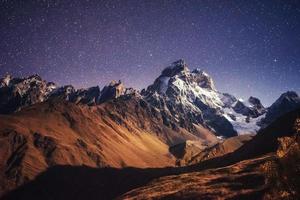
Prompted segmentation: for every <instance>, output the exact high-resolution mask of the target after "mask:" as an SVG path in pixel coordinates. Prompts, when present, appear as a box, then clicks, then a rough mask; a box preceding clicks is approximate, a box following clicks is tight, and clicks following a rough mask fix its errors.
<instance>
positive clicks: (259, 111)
mask: <svg viewBox="0 0 300 200" xmlns="http://www.w3.org/2000/svg"><path fill="white" fill-rule="evenodd" d="M246 104H248V105H246ZM233 109H234V111H235V112H237V113H240V114H242V115H245V116H248V117H252V118H257V117H259V116H261V115H263V114H264V113H265V112H266V109H265V108H264V106H263V105H262V104H261V102H260V100H259V99H258V98H255V97H250V98H249V99H248V102H246V103H244V102H243V101H240V100H238V101H237V102H236V103H235V105H234V106H233Z"/></svg>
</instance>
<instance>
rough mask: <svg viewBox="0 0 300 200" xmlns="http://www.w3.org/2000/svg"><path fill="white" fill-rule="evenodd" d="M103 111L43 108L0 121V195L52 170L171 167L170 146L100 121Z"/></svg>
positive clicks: (133, 129)
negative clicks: (51, 167)
mask: <svg viewBox="0 0 300 200" xmlns="http://www.w3.org/2000/svg"><path fill="white" fill-rule="evenodd" d="M105 109H106V107H103V106H99V107H86V106H78V105H74V104H72V103H66V102H65V103H57V102H52V103H51V102H49V103H48V102H47V103H42V104H37V105H34V106H31V107H29V108H27V109H24V110H23V111H21V112H19V113H16V114H13V115H9V116H0V180H1V182H0V185H1V186H0V191H1V192H3V191H5V190H7V189H10V188H14V187H16V186H17V185H20V184H22V183H23V182H26V181H27V180H31V179H33V178H34V177H35V176H36V175H37V174H39V173H40V172H42V171H44V170H46V169H47V168H48V167H49V166H54V165H79V166H80V165H87V166H91V167H104V166H112V167H124V166H135V167H141V168H144V167H165V166H173V165H174V158H173V157H172V156H171V155H170V154H169V152H168V146H167V145H166V144H165V143H164V142H162V141H161V140H159V139H158V137H156V136H155V135H154V134H153V133H152V134H151V133H150V132H149V131H147V130H145V129H141V128H139V127H136V126H134V124H132V123H131V122H130V119H127V122H126V126H124V124H119V123H118V122H116V121H115V120H112V118H111V117H109V116H107V115H104V114H103V113H105V112H106V111H105Z"/></svg>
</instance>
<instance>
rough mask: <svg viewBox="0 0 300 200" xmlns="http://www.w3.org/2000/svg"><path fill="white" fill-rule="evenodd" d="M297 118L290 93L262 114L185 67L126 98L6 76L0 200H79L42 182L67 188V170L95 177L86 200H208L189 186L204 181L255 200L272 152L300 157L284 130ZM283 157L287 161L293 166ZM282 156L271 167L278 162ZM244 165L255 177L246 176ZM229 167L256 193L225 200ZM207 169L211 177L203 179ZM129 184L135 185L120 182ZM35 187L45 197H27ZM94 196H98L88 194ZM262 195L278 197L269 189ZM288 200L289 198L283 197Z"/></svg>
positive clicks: (110, 91)
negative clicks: (215, 178) (288, 147)
mask: <svg viewBox="0 0 300 200" xmlns="http://www.w3.org/2000/svg"><path fill="white" fill-rule="evenodd" d="M299 108H300V97H299V96H298V94H297V93H296V92H293V91H287V92H286V93H283V94H282V95H281V96H280V97H279V98H278V99H277V100H276V101H275V102H274V103H273V104H272V105H271V106H269V107H265V106H264V105H262V103H261V101H260V100H259V99H258V98H256V97H253V96H250V97H249V99H248V100H246V101H244V100H242V99H239V98H238V97H235V96H234V95H231V94H229V93H222V92H220V91H218V90H217V89H216V87H215V85H214V81H213V78H212V77H210V76H209V75H208V74H207V73H206V72H205V71H203V70H200V69H194V70H190V69H189V67H188V65H187V64H186V63H185V61H184V60H178V61H176V62H174V63H172V64H171V65H170V66H167V67H166V68H165V69H164V70H163V71H162V72H161V74H160V76H159V77H157V78H156V79H155V80H154V82H153V84H151V85H150V86H148V87H147V88H145V89H143V90H142V91H138V90H136V89H134V88H127V87H126V86H124V84H123V83H122V82H121V81H112V82H111V83H109V84H108V85H106V86H105V87H103V88H102V89H101V88H100V87H99V86H95V87H90V88H86V89H75V88H74V87H73V86H72V85H67V86H58V85H57V84H55V83H53V82H47V81H45V80H43V79H42V78H41V77H40V76H38V75H32V76H29V77H25V78H13V77H12V76H11V75H6V76H5V77H3V78H2V79H1V80H0V177H1V178H0V179H1V181H0V196H1V195H3V198H4V199H18V198H20V197H21V196H22V197H23V198H25V197H27V198H30V199H41V198H46V196H45V195H46V194H47V193H48V192H47V190H48V189H49V191H50V193H51V195H54V196H55V198H54V199H66V198H70V199H71V197H72V199H82V198H83V196H82V195H83V194H82V193H78V194H77V195H78V196H74V195H73V194H69V196H68V194H64V193H63V192H62V191H61V192H58V191H57V188H56V186H55V184H54V183H56V182H58V181H62V180H61V179H60V177H56V175H54V176H52V175H53V174H52V175H51V176H48V174H47V173H48V171H49V170H50V171H49V173H50V174H51V173H54V174H55V173H57V174H59V173H61V172H60V170H62V171H64V173H63V174H67V175H66V179H68V180H65V181H66V184H72V183H71V182H72V181H71V179H72V178H70V176H69V175H68V173H69V172H70V173H72V170H73V168H72V169H70V170H67V168H68V167H70V168H71V167H75V166H77V167H79V166H81V167H84V170H87V169H89V168H92V169H99V170H101V169H102V170H104V171H103V172H102V171H99V173H98V172H97V176H99V177H98V178H100V180H99V182H95V179H93V181H92V180H91V181H92V182H91V184H92V186H91V187H92V188H91V190H93V192H94V193H93V192H91V193H90V195H91V196H89V194H86V195H87V198H88V199H99V198H100V199H111V198H116V197H118V198H120V199H149V198H152V197H153V198H158V199H162V198H165V197H167V196H168V195H167V194H173V195H171V196H170V197H168V198H169V199H176V198H180V199H181V198H183V199H184V198H185V199H189V197H191V198H195V197H197V196H198V197H199V198H200V197H203V198H204V197H207V199H217V198H218V197H219V196H218V195H216V194H217V193H209V192H208V193H207V194H206V195H207V196H205V192H201V191H202V190H203V187H204V186H203V185H205V184H207V187H209V186H211V187H213V186H212V185H213V184H212V185H209V184H208V183H207V182H201V184H200V185H199V186H197V183H200V182H199V181H200V179H202V178H207V180H210V181H212V179H213V173H216V174H218V178H220V179H221V178H223V179H222V180H223V182H226V184H227V185H226V184H225V185H226V186H224V187H223V189H224V188H225V189H226V191H227V193H226V192H225V193H226V195H227V196H226V198H228V199H229V198H231V197H230V194H233V195H236V196H234V197H235V198H238V197H241V198H242V197H246V196H243V195H245V194H246V193H247V192H249V194H250V193H251V195H254V196H251V195H250V196H251V197H253V198H254V197H255V194H256V193H255V190H257V191H259V195H261V194H262V193H263V191H265V190H267V189H266V188H269V185H265V184H261V180H262V177H263V180H269V179H267V178H265V177H266V174H268V173H270V171H263V172H262V171H259V174H258V168H259V167H266V166H267V165H268V164H267V163H268V162H269V161H270V162H271V161H272V162H273V161H274V160H276V159H277V158H278V157H280V152H279V153H278V151H280V149H279V148H283V149H284V148H285V147H284V145H287V142H286V141H289V142H288V143H289V144H290V143H291V144H293V145H294V146H296V147H294V149H295V150H294V152H295V153H294V154H295V155H297V156H298V155H299V151H298V149H297V148H298V147H297V145H299V141H298V138H297V136H296V135H297V131H298V130H296V131H295V129H293V128H294V126H295V123H296V121H297V120H298V119H299V115H298V114H299ZM277 133H278V134H277ZM282 137H287V138H286V139H285V140H283V139H282V140H283V142H282V144H278V143H277V139H278V138H282ZM290 140H291V142H290ZM280 145H281V146H280ZM283 151H286V149H284V150H283ZM276 153H277V154H278V155H277V154H276ZM289 153H290V152H289V151H288V152H287V153H286V154H287V156H290V157H292V158H293V159H295V156H293V155H292V156H291V155H289ZM271 154H272V155H271ZM275 154H276V155H275ZM286 154H285V155H284V156H281V157H280V158H286V157H287V156H286ZM290 157H288V158H289V159H290ZM279 160H280V159H279ZM280 161H281V160H280ZM240 162H244V163H242V164H241V163H240ZM284 162H285V161H284ZM295 162H298V161H297V160H296V161H295ZM284 164H285V163H284ZM284 164H282V165H283V166H284V167H285V165H284ZM231 165H233V166H231ZM251 165H253V166H256V167H257V168H255V169H254V168H253V169H252V168H251V169H250V172H249V171H247V170H249V169H248V168H249V166H251ZM60 166H62V167H63V168H59V167H60ZM128 167H135V168H134V169H131V168H128ZM220 167H223V171H222V169H219V168H220ZM234 167H236V168H237V169H238V170H237V172H236V173H238V172H239V173H241V174H243V175H245V176H246V177H248V179H249V180H250V179H251V180H252V179H253V183H256V182H258V183H257V186H259V187H254V186H253V187H252V186H247V185H245V187H249V188H248V190H249V191H246V190H247V188H243V187H242V186H241V190H240V192H239V193H234V192H232V191H233V190H232V189H231V190H229V189H228V188H229V186H230V187H234V186H232V185H231V184H233V183H232V182H233V181H237V182H238V181H240V182H241V184H244V180H242V179H238V178H240V177H238V176H237V175H236V174H234V175H232V177H233V178H232V182H230V181H229V180H225V179H224V176H225V175H224V174H226V173H227V174H228V173H232V171H234V169H235V168H234ZM149 168H151V169H149ZM130 169H131V170H132V171H130ZM209 169H213V170H215V171H205V170H209ZM51 170H54V172H53V171H51ZM55 170H59V172H58V171H56V172H55ZM66 170H67V171H68V172H66ZM105 170H108V172H105ZM114 170H116V171H114ZM118 170H120V171H118ZM126 170H129V172H128V171H126ZM203 170H204V171H203ZM88 171H90V170H87V172H86V173H90V172H88ZM198 171H199V172H198ZM78 173H79V174H80V177H81V179H80V180H77V181H82V182H84V183H86V181H87V179H86V178H87V177H88V176H89V175H87V176H86V177H85V176H84V174H85V172H83V171H81V172H78ZM127 173H129V174H127ZM184 173H188V174H187V175H186V181H189V182H191V183H192V185H190V186H191V187H193V188H194V190H195V191H194V190H192V189H191V188H188V187H189V186H182V185H180V186H178V185H177V187H178V188H177V189H176V184H179V182H184V179H185V175H184ZM193 173H196V174H193ZM116 174H117V175H116ZM135 174H136V176H140V177H139V178H133V180H130V181H129V180H127V179H128V178H129V179H130V178H132V177H133V176H135ZM118 175H119V176H118ZM169 175H172V176H174V177H172V176H169ZM256 175H257V176H256ZM73 176H74V175H73ZM97 176H96V177H97ZM193 176H194V177H196V178H194V179H193ZM53 177H56V179H55V178H53ZM113 177H116V180H117V181H119V182H120V183H119V185H118V187H119V188H118V189H113V187H116V186H115V185H113V184H117V183H112V181H109V180H110V179H111V178H113ZM161 177H165V178H161ZM198 177H199V179H198ZM101 178H103V181H101ZM244 178H245V177H244ZM125 179H126V180H125ZM246 179H247V178H246ZM152 180H154V182H150V181H152ZM222 180H220V182H222ZM47 181H48V183H46V182H47ZM121 182H122V183H121ZM177 182H178V183H177ZM262 182H264V181H262ZM101 184H103V185H102V186H101ZM292 184H294V183H292ZM44 185H45V187H46V186H47V187H46V188H48V189H45V191H41V192H38V193H36V194H32V193H33V191H34V190H35V188H41V187H42V186H44ZM163 185H166V187H162V186H163ZM193 185H194V186H193ZM201 185H202V186H201ZM73 186H74V185H73ZM64 187H67V186H62V188H64ZM78 187H79V188H78V190H82V191H87V188H85V187H88V186H84V185H81V183H80V184H79V185H78ZM110 187H111V188H110ZM141 187H142V188H141ZM168 187H169V190H168ZM186 187H187V188H186ZM198 187H199V188H198ZM201 187H202V188H201ZM97 188H98V190H99V193H98V192H95V191H96V190H97ZM99 188H105V189H103V190H102V189H99ZM135 188H137V189H136V190H133V189H135ZM195 188H196V189H195ZM64 189H65V190H66V191H69V189H68V188H64ZM219 189H220V191H221V190H222V187H221V186H220V188H219ZM242 189H243V190H242ZM94 190H95V191H94ZM105 190H106V191H105ZM107 190H111V191H107ZM10 191H11V192H10ZM158 191H161V192H158ZM168 191H169V192H170V191H173V192H171V193H168ZM176 191H177V193H176ZM178 191H181V193H178ZM191 191H194V193H193V192H191ZM208 191H209V190H208ZM224 191H225V190H224ZM228 191H229V192H228ZM257 191H256V192H257ZM284 191H285V190H284ZM69 192H70V191H69ZM243 192H244V193H245V194H244V193H243ZM296 192H297V191H296ZM125 193H126V194H125ZM183 194H186V195H183ZM247 194H248V193H247ZM264 194H267V195H269V196H270V197H274V195H275V196H276V195H278V194H277V193H276V194H275V193H274V191H273V190H271V189H268V192H266V193H264ZM288 194H289V195H290V196H293V195H294V194H293V193H292V192H291V191H288ZM20 195H21V196H20ZM99 195H100V196H99ZM122 195H123V196H122ZM143 195H144V196H143ZM178 195H179V196H178ZM182 195H183V196H182ZM135 196H136V197H137V198H134V197H135ZM241 198H239V199H241ZM253 198H252V199H253ZM266 198H267V197H266ZM50 199H51V198H50Z"/></svg>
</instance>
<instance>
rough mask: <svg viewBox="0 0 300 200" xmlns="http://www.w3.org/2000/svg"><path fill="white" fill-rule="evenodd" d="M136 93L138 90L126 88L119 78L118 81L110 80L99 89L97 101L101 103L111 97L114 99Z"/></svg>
mask: <svg viewBox="0 0 300 200" xmlns="http://www.w3.org/2000/svg"><path fill="white" fill-rule="evenodd" d="M136 93H138V92H137V91H136V90H134V89H133V88H126V87H125V86H124V84H123V83H122V82H121V81H120V80H119V82H116V81H111V82H110V84H109V85H107V86H105V87H104V88H103V90H102V91H101V96H100V98H99V103H103V102H106V101H108V100H111V99H116V98H118V97H120V96H123V95H131V94H136Z"/></svg>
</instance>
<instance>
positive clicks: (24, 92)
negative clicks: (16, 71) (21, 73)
mask: <svg viewBox="0 0 300 200" xmlns="http://www.w3.org/2000/svg"><path fill="white" fill-rule="evenodd" d="M55 89H56V85H55V84H54V83H51V82H49V83H47V82H46V81H44V80H42V79H41V77H39V76H38V75H33V76H29V77H27V78H22V79H20V78H12V77H11V76H6V77H4V78H3V79H1V81H0V113H2V114H8V113H11V112H14V111H16V110H19V109H20V108H22V107H25V106H29V105H32V104H35V103H39V102H42V101H44V100H45V99H47V98H48V97H49V95H50V93H51V92H52V91H53V90H55Z"/></svg>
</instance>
